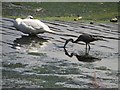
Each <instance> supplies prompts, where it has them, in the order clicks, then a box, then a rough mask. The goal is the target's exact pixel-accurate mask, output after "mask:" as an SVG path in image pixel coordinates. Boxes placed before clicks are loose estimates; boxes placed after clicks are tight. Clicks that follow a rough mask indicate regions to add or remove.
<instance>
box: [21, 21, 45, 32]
mask: <svg viewBox="0 0 120 90" xmlns="http://www.w3.org/2000/svg"><path fill="white" fill-rule="evenodd" d="M22 24H23V25H25V26H26V27H27V28H29V29H32V30H40V29H42V28H43V26H42V25H41V24H40V22H39V20H32V19H24V20H23V21H22Z"/></svg>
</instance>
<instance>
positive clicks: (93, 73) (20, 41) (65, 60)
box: [0, 18, 120, 88]
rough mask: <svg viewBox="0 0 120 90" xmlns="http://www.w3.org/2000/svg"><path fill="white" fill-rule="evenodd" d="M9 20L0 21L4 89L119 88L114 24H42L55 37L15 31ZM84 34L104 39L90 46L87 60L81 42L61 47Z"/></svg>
mask: <svg viewBox="0 0 120 90" xmlns="http://www.w3.org/2000/svg"><path fill="white" fill-rule="evenodd" d="M12 21H13V19H10V18H2V20H0V27H2V31H0V34H1V35H2V40H1V41H0V42H1V43H0V45H1V46H2V86H3V88H11V87H16V88H21V87H25V88H64V87H65V88H118V76H119V74H118V56H119V53H118V40H119V38H118V34H119V33H120V32H119V31H118V24H117V23H94V24H89V23H84V22H74V21H73V22H65V21H43V22H44V23H46V24H47V25H48V26H49V27H50V29H51V30H54V31H55V32H56V33H57V34H52V33H44V34H39V35H38V36H36V37H35V36H27V35H25V34H23V33H21V32H20V31H17V30H16V29H15V28H14V27H13V22H12ZM83 33H88V34H92V35H95V36H99V37H101V38H103V40H102V41H96V42H92V43H91V44H90V46H91V50H90V52H89V56H88V57H86V55H85V44H84V43H83V42H80V43H78V44H75V43H71V42H69V44H68V45H67V46H66V49H64V48H63V45H64V43H65V41H66V39H69V38H73V39H74V40H75V39H76V38H77V37H78V36H79V35H81V34H83ZM33 43H34V44H35V45H34V46H33ZM66 53H67V54H66ZM71 53H73V56H71V57H70V54H71Z"/></svg>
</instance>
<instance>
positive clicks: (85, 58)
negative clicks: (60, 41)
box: [64, 48, 101, 62]
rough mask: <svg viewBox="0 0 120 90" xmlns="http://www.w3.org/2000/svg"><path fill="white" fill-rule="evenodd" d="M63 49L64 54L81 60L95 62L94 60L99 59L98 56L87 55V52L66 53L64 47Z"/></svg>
mask: <svg viewBox="0 0 120 90" xmlns="http://www.w3.org/2000/svg"><path fill="white" fill-rule="evenodd" d="M64 51H65V55H67V56H69V57H73V56H76V58H77V59H78V61H82V62H95V61H99V60H101V59H100V58H97V57H93V56H91V55H89V54H88V53H85V55H78V54H77V53H68V51H67V50H66V48H64Z"/></svg>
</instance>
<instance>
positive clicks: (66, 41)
mask: <svg viewBox="0 0 120 90" xmlns="http://www.w3.org/2000/svg"><path fill="white" fill-rule="evenodd" d="M68 42H69V40H66V42H65V44H64V48H65V46H66V45H67V44H68Z"/></svg>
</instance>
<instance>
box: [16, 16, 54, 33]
mask: <svg viewBox="0 0 120 90" xmlns="http://www.w3.org/2000/svg"><path fill="white" fill-rule="evenodd" d="M14 26H15V27H16V29H18V30H19V31H21V32H23V33H25V34H39V33H44V32H54V31H52V30H50V28H49V27H48V26H47V25H46V24H44V23H43V22H41V21H40V20H37V19H28V18H26V19H21V18H17V19H16V20H15V22H14Z"/></svg>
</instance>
